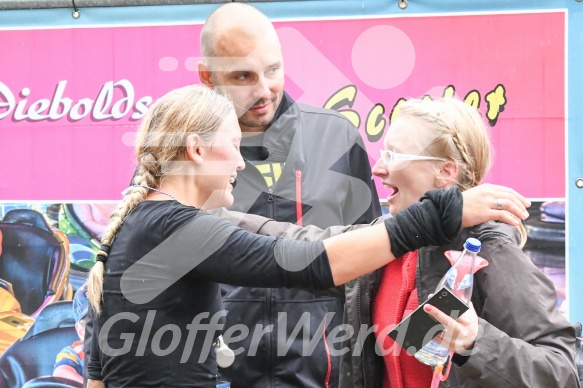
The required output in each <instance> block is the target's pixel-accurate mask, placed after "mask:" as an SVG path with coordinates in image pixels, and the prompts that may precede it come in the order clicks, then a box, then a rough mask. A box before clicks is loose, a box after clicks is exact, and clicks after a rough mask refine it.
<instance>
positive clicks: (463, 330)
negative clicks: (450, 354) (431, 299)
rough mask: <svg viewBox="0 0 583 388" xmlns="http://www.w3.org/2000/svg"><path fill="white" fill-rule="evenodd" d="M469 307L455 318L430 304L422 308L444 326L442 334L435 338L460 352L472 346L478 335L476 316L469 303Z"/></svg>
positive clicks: (450, 348)
mask: <svg viewBox="0 0 583 388" xmlns="http://www.w3.org/2000/svg"><path fill="white" fill-rule="evenodd" d="M469 307H470V309H469V310H468V311H466V312H465V313H464V314H462V315H461V316H460V317H459V318H457V317H456V318H457V320H456V319H453V318H452V317H450V316H448V315H447V314H445V313H444V312H442V311H441V310H439V309H438V308H437V307H435V306H432V305H430V304H426V305H425V306H424V308H423V310H424V311H425V312H427V313H428V314H429V315H431V316H432V317H433V318H435V319H436V320H437V321H438V322H439V323H441V324H442V325H443V326H444V327H445V331H444V332H443V333H442V335H440V336H439V337H437V338H435V340H436V341H437V342H439V343H440V344H442V345H443V346H445V347H447V348H448V349H449V350H453V351H455V352H457V353H460V354H461V353H462V352H463V351H465V350H469V349H472V348H473V346H474V343H475V341H476V338H477V335H478V316H477V314H476V311H475V310H474V308H473V305H472V304H471V303H470V305H469Z"/></svg>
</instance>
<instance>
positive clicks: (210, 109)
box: [88, 85, 234, 314]
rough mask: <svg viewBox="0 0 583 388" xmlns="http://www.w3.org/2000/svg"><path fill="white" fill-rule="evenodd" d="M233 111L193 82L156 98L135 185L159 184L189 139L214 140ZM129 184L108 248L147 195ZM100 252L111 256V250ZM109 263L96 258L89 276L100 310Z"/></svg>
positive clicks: (105, 242)
mask: <svg viewBox="0 0 583 388" xmlns="http://www.w3.org/2000/svg"><path fill="white" fill-rule="evenodd" d="M233 110H234V107H233V104H232V102H231V101H230V100H229V99H228V97H225V96H221V95H219V94H217V93H215V92H213V91H212V90H211V89H209V88H208V87H206V86H201V85H191V86H186V87H183V88H179V89H175V90H173V91H171V92H169V93H167V94H166V95H164V96H163V97H161V98H160V99H159V100H158V101H156V102H155V103H154V104H153V105H152V107H151V108H150V110H149V111H148V113H147V115H146V116H145V117H144V120H143V121H142V124H141V126H140V129H139V131H138V134H137V139H136V157H137V162H138V166H137V169H136V174H135V175H134V179H133V182H132V183H133V184H134V185H136V186H150V187H153V188H158V187H160V183H161V181H162V179H163V178H164V176H165V175H166V174H168V173H169V169H168V166H171V165H172V162H173V161H176V160H177V159H178V158H180V157H182V156H183V155H184V153H185V145H186V138H187V137H188V136H189V135H191V134H197V135H199V136H200V137H202V138H203V139H204V140H211V139H212V138H213V137H214V136H215V134H216V130H217V128H218V127H219V126H220V125H221V123H222V122H223V120H224V118H225V117H227V115H228V114H229V113H231V112H232V111H233ZM136 186H132V187H130V188H129V189H128V190H127V191H126V192H125V196H124V198H123V199H122V200H121V201H120V202H119V204H118V205H117V207H116V208H115V210H114V211H113V213H112V215H111V218H110V220H109V224H108V225H107V229H106V231H105V233H104V235H103V237H102V239H101V244H102V247H103V246H105V247H107V246H110V245H111V244H112V242H113V240H114V238H115V235H116V234H117V232H118V231H119V229H120V227H121V225H122V224H123V220H124V219H125V217H126V216H127V215H128V214H129V213H130V212H131V211H132V210H133V209H134V208H135V207H136V206H137V205H138V204H139V203H140V202H141V201H143V200H144V199H145V198H146V196H147V195H148V191H149V190H148V189H147V188H145V187H136ZM105 247H104V249H103V250H100V251H99V252H98V254H97V255H98V256H100V255H101V256H102V257H105V258H107V255H108V253H109V252H107V249H105ZM104 270H105V265H104V263H103V262H102V261H97V262H96V263H95V265H94V266H93V268H92V269H91V272H90V273H89V280H88V294H89V301H90V303H91V306H92V308H93V310H94V311H95V312H96V313H97V314H99V313H100V312H101V299H102V297H103V273H104Z"/></svg>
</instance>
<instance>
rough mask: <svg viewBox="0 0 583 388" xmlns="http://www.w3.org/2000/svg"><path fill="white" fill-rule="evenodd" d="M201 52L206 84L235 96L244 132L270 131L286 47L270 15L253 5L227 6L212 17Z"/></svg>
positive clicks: (203, 34)
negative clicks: (283, 50)
mask: <svg viewBox="0 0 583 388" xmlns="http://www.w3.org/2000/svg"><path fill="white" fill-rule="evenodd" d="M200 48H201V54H202V60H201V61H200V62H199V63H198V74H199V77H200V80H201V81H202V83H204V84H205V85H207V86H209V87H211V88H213V89H215V90H216V91H218V92H220V93H226V94H229V95H230V96H231V98H232V100H233V103H234V104H235V109H236V111H237V117H238V118H239V125H240V126H241V130H242V131H244V132H261V131H265V130H266V129H267V128H268V127H269V125H270V123H271V122H272V120H273V119H274V117H275V113H276V110H277V107H278V106H279V104H280V103H281V101H282V98H283V95H284V94H283V93H284V92H283V88H284V83H285V81H284V79H285V75H284V72H283V55H282V50H281V44H280V42H279V38H278V36H277V33H276V31H275V28H274V27H273V25H272V24H271V22H270V21H269V19H268V18H267V16H265V15H264V14H262V13H261V12H260V11H259V10H258V9H257V8H255V7H253V6H250V5H248V4H242V3H227V4H225V5H223V6H221V7H219V8H217V9H216V10H215V11H214V12H213V13H211V14H210V15H209V17H208V18H207V20H206V22H205V24H204V26H203V27H202V31H201V33H200Z"/></svg>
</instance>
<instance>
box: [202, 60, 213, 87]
mask: <svg viewBox="0 0 583 388" xmlns="http://www.w3.org/2000/svg"><path fill="white" fill-rule="evenodd" d="M198 78H200V82H202V83H203V84H205V85H206V86H208V87H209V88H211V89H213V88H214V87H215V85H214V84H213V80H212V78H213V77H212V73H211V71H210V69H209V67H208V66H207V64H206V63H204V62H202V61H200V62H198Z"/></svg>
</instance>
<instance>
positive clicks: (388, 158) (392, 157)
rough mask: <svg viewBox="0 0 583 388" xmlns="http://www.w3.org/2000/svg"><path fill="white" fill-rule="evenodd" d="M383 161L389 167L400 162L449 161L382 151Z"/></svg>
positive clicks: (433, 157)
mask: <svg viewBox="0 0 583 388" xmlns="http://www.w3.org/2000/svg"><path fill="white" fill-rule="evenodd" d="M381 160H382V161H383V163H384V164H385V165H386V166H388V165H389V164H391V163H392V162H395V161H399V160H439V161H442V162H446V161H447V159H444V158H438V157H436V156H423V155H411V154H400V153H398V152H393V151H389V150H381Z"/></svg>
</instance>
